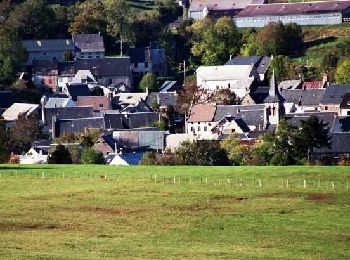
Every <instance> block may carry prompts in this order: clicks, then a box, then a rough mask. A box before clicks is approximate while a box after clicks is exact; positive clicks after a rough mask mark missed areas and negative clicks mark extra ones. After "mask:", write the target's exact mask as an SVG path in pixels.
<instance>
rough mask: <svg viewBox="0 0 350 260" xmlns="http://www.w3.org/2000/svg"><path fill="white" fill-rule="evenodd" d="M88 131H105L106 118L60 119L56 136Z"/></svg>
mask: <svg viewBox="0 0 350 260" xmlns="http://www.w3.org/2000/svg"><path fill="white" fill-rule="evenodd" d="M86 129H104V118H103V117H90V118H78V119H62V120H61V119H60V120H57V122H56V136H60V135H61V134H63V133H80V132H84V131H85V130H86Z"/></svg>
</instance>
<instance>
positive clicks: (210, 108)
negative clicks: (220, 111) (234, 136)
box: [187, 104, 216, 123]
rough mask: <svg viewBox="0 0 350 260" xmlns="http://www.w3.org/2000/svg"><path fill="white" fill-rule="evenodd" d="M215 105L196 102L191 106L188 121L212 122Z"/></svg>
mask: <svg viewBox="0 0 350 260" xmlns="http://www.w3.org/2000/svg"><path fill="white" fill-rule="evenodd" d="M215 111H216V106H215V105H214V104H198V105H194V106H193V107H192V108H191V111H190V114H189V117H188V119H187V122H188V123H193V122H212V121H213V119H214V116H215Z"/></svg>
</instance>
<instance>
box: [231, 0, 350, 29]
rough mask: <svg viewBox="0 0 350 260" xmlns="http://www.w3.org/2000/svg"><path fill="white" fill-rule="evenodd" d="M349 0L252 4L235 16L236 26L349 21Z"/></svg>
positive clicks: (327, 23)
mask: <svg viewBox="0 0 350 260" xmlns="http://www.w3.org/2000/svg"><path fill="white" fill-rule="evenodd" d="M349 17H350V1H318V2H302V3H272V4H252V5H248V6H246V7H245V8H244V9H243V10H241V11H240V12H239V13H238V14H237V15H236V16H235V17H234V21H235V23H236V25H237V27H264V26H265V25H267V24H268V23H269V22H279V21H281V22H282V23H285V24H287V23H296V24H299V25H333V24H341V23H343V22H347V21H349Z"/></svg>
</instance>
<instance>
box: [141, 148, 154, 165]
mask: <svg viewBox="0 0 350 260" xmlns="http://www.w3.org/2000/svg"><path fill="white" fill-rule="evenodd" d="M140 164H141V165H156V164H157V154H156V152H153V151H151V152H146V153H145V154H144V155H143V157H142V159H141V161H140Z"/></svg>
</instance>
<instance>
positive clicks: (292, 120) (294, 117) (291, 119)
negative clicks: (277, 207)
mask: <svg viewBox="0 0 350 260" xmlns="http://www.w3.org/2000/svg"><path fill="white" fill-rule="evenodd" d="M310 116H316V117H317V118H318V119H319V120H320V121H323V123H326V124H327V128H329V129H330V130H331V129H332V127H333V125H334V121H335V119H336V117H337V113H336V112H306V113H295V114H287V115H286V116H285V119H286V120H287V122H288V124H290V125H293V126H296V127H300V126H301V121H305V120H307V119H308V118H309V117H310Z"/></svg>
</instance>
